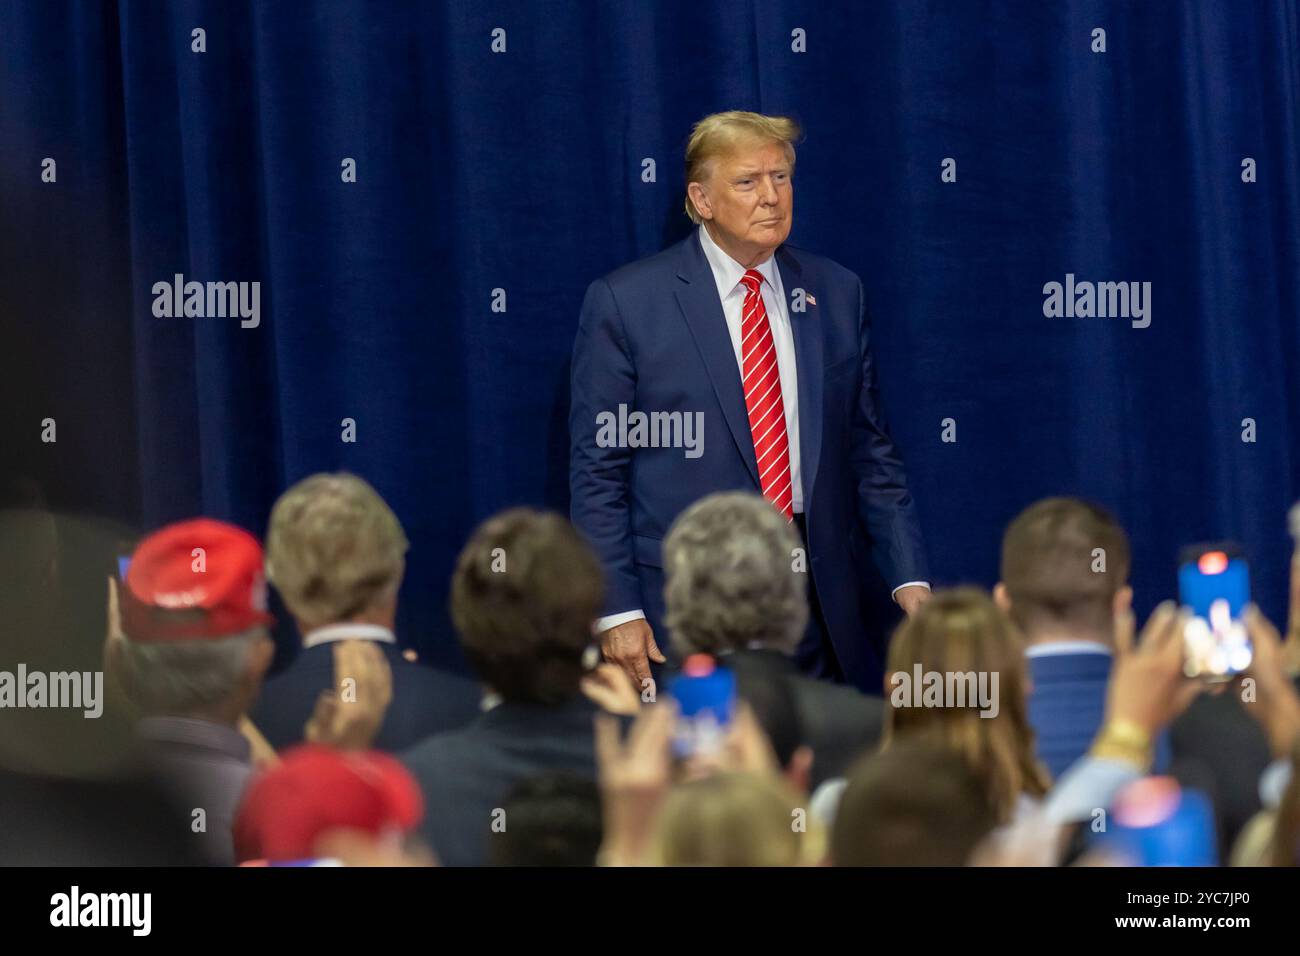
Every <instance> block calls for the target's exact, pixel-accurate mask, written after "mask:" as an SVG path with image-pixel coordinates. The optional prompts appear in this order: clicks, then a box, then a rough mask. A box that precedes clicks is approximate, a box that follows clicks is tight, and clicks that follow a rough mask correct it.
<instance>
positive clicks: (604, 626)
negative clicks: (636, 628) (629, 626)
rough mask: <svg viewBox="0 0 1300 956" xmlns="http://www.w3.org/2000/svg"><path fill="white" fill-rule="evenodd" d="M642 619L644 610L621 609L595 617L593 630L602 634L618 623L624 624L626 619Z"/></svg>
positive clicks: (643, 618)
mask: <svg viewBox="0 0 1300 956" xmlns="http://www.w3.org/2000/svg"><path fill="white" fill-rule="evenodd" d="M644 620H645V611H642V610H641V609H640V608H638V609H637V610H635V611H623V612H621V613H619V614H610V615H607V616H605V617H602V618H599V619H597V621H596V627H595V631H596V633H597V634H603V633H605V632H606V631H608V630H609V629H610V628H611V627H618V626H619V625H620V624H626V623H627V622H628V621H644Z"/></svg>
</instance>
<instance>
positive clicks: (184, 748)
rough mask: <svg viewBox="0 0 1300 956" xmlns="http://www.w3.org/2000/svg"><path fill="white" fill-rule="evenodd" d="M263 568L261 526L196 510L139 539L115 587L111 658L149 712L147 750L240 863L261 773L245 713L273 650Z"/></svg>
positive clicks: (208, 834)
mask: <svg viewBox="0 0 1300 956" xmlns="http://www.w3.org/2000/svg"><path fill="white" fill-rule="evenodd" d="M262 573H263V572H262V548H261V546H260V545H259V544H258V543H257V541H256V539H254V538H253V536H252V535H250V534H249V533H248V532H246V531H244V530H242V529H240V528H236V527H234V526H233V525H228V524H224V523H223V522H220V521H212V520H209V519H207V518H198V519H195V520H192V521H182V522H178V523H176V524H172V525H168V526H167V527H165V528H163V529H161V530H159V531H157V532H155V533H154V534H152V535H149V536H148V537H146V538H145V539H144V540H143V541H141V542H140V545H139V546H138V547H137V548H136V549H135V553H134V554H133V555H132V558H131V563H130V565H129V567H128V569H127V573H126V579H125V581H124V582H122V585H121V588H120V589H119V588H118V587H116V586H113V587H111V588H110V591H109V600H110V606H109V629H110V631H109V636H110V641H109V643H108V646H107V652H106V653H107V659H108V660H107V663H108V667H109V669H110V670H112V671H113V672H114V673H115V674H116V675H117V677H118V680H119V681H120V682H121V686H122V690H123V692H124V693H125V694H126V696H127V698H128V699H129V700H130V701H131V702H132V703H133V704H134V705H135V706H136V707H138V708H139V709H140V712H141V713H142V715H143V717H142V719H141V720H140V722H139V724H138V725H137V727H136V734H137V736H138V737H139V738H140V740H141V742H142V745H143V749H144V756H145V757H146V759H147V761H148V762H149V763H150V764H151V765H152V766H153V767H154V768H155V769H156V770H157V772H158V774H159V776H160V779H161V782H162V783H163V785H164V786H166V787H167V789H168V790H169V791H170V792H171V793H172V795H173V796H174V797H175V798H176V799H177V801H178V803H179V806H180V808H181V809H183V810H184V811H185V814H186V818H185V820H184V821H183V822H184V823H185V825H187V826H188V827H189V834H192V835H193V836H194V838H195V839H196V840H197V841H198V842H199V844H200V847H199V850H200V853H201V854H202V855H203V856H204V857H206V858H207V859H208V860H210V861H211V862H213V863H217V864H230V863H233V862H234V845H233V842H232V837H231V829H230V828H231V825H232V824H233V822H234V815H235V809H236V807H237V806H238V803H239V799H240V797H241V796H242V794H243V791H244V788H245V786H246V785H247V783H248V778H249V775H250V774H251V773H252V762H251V759H250V746H249V743H248V741H247V740H246V739H245V738H244V737H243V735H242V734H241V733H240V731H239V729H238V728H239V722H240V719H241V718H242V717H243V715H244V714H245V713H247V711H248V709H249V708H250V707H251V706H252V704H253V701H255V700H256V699H257V695H258V691H259V689H260V688H261V686H262V678H263V676H264V675H265V673H266V669H267V667H269V666H270V663H271V657H272V654H273V653H274V646H273V644H272V642H271V638H270V636H269V634H268V633H267V628H268V626H269V625H270V624H271V623H272V621H273V619H272V617H271V615H269V614H268V613H266V584H265V582H264V580H263V577H262ZM119 629H120V630H119ZM189 834H187V835H189Z"/></svg>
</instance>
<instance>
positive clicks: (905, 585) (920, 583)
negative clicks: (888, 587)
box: [889, 581, 930, 601]
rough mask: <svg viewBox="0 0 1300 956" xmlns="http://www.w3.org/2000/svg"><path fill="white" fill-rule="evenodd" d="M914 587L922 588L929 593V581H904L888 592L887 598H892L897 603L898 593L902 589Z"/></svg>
mask: <svg viewBox="0 0 1300 956" xmlns="http://www.w3.org/2000/svg"><path fill="white" fill-rule="evenodd" d="M914 587H923V588H925V589H926V590H927V591H929V590H930V582H929V581H904V582H903V583H902V584H900V585H899V586H898V587H896V588H894V590H892V591H890V592H889V596H890V597H891V598H893V599H894V600H895V601H897V600H898V592H899V591H901V590H903V588H914Z"/></svg>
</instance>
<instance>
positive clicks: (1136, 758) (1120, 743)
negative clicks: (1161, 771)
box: [1090, 720, 1154, 773]
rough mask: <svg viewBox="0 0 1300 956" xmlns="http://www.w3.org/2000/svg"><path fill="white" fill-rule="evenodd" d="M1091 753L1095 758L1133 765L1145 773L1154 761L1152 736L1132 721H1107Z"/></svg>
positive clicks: (1094, 741) (1095, 740) (1094, 742)
mask: <svg viewBox="0 0 1300 956" xmlns="http://www.w3.org/2000/svg"><path fill="white" fill-rule="evenodd" d="M1090 752H1091V754H1092V755H1093V756H1094V757H1102V758H1105V759H1108V760H1123V761H1124V762H1126V763H1131V764H1133V765H1134V766H1136V767H1137V768H1138V769H1139V770H1141V771H1142V772H1143V773H1146V772H1147V771H1148V770H1150V769H1151V764H1152V762H1153V760H1154V753H1153V747H1152V744H1151V734H1149V733H1148V732H1147V730H1146V728H1144V727H1142V726H1140V725H1138V724H1135V723H1134V722H1133V721H1131V720H1110V721H1107V722H1106V723H1105V724H1104V725H1103V726H1102V728H1101V731H1100V732H1099V733H1098V734H1097V737H1096V739H1094V740H1093V743H1092V750H1091V751H1090Z"/></svg>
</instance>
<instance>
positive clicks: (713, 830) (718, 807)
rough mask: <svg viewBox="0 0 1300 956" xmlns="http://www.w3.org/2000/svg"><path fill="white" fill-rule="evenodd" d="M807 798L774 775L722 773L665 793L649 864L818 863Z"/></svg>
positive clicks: (818, 839) (819, 848)
mask: <svg viewBox="0 0 1300 956" xmlns="http://www.w3.org/2000/svg"><path fill="white" fill-rule="evenodd" d="M806 803H807V801H806V800H804V799H802V798H800V797H799V795H798V794H797V793H796V792H795V790H794V788H793V787H791V786H790V784H788V783H787V782H786V781H785V780H783V779H781V778H780V777H777V776H776V775H774V774H760V773H739V772H722V773H717V774H714V775H712V776H708V777H703V778H701V779H698V780H692V781H690V782H688V783H681V784H678V785H677V786H675V787H673V788H672V790H670V791H669V792H668V796H667V797H666V798H665V800H664V805H663V808H662V809H661V810H660V812H659V816H658V819H657V820H656V823H655V828H654V835H653V837H652V843H651V846H650V849H649V852H648V862H650V863H651V864H652V865H657V866H802V865H805V864H812V863H816V862H818V861H819V860H820V859H821V856H822V854H823V852H824V850H825V834H824V833H823V832H822V831H821V829H820V828H819V827H817V826H815V825H814V824H813V822H812V821H807V824H808V825H807V831H808V832H803V831H802V828H796V827H795V826H794V823H796V822H797V820H798V816H797V814H796V811H799V810H801V809H802V808H803V807H804V806H805V805H806Z"/></svg>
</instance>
